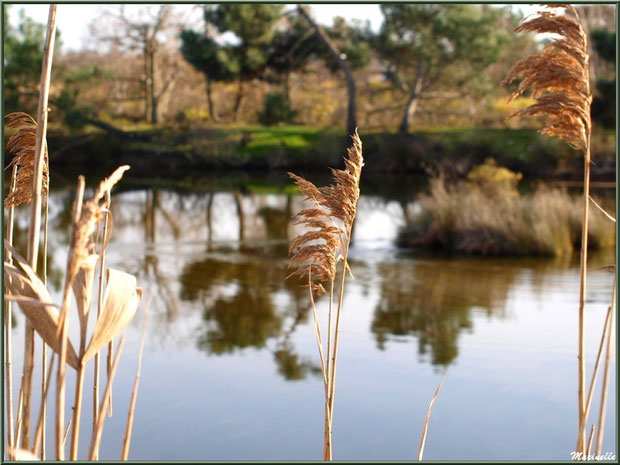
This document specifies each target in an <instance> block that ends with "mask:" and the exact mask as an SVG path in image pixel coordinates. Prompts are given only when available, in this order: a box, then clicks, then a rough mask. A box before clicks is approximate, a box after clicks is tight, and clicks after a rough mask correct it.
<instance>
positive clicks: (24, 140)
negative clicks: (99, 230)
mask: <svg viewBox="0 0 620 465" xmlns="http://www.w3.org/2000/svg"><path fill="white" fill-rule="evenodd" d="M5 120H6V127H7V128H11V129H15V132H14V133H13V134H12V135H11V137H9V140H8V141H7V145H6V148H7V152H10V153H12V154H13V160H12V161H11V163H10V164H9V166H8V167H7V168H12V175H11V188H10V190H9V193H8V195H7V197H6V199H5V202H4V205H5V208H7V209H8V218H7V221H8V223H7V236H6V238H7V241H8V243H9V245H12V243H13V221H14V211H15V207H18V206H19V205H22V204H26V203H29V202H31V200H32V196H33V189H32V186H33V180H34V165H35V158H36V144H37V140H38V137H40V135H39V134H38V126H37V123H36V121H35V120H34V119H33V118H32V117H31V116H30V115H28V114H26V113H21V112H15V113H10V114H8V115H6V117H5ZM44 145H45V144H44ZM47 158H48V157H47V147H45V146H44V151H43V160H44V164H43V173H42V179H41V195H42V197H43V200H44V201H45V205H47V191H48V188H49V186H48V184H49V181H48V178H49V175H48V171H49V168H48V162H47ZM44 234H47V222H46V224H45V230H44ZM45 237H47V236H45ZM6 258H7V261H8V262H9V263H12V257H11V253H10V252H9V253H8V254H7V257H6ZM45 279H46V270H45V269H44V270H43V280H45ZM7 311H8V314H7V318H6V324H7V327H6V354H7V355H6V357H7V359H6V360H7V368H9V369H7V379H6V383H7V421H8V422H9V423H10V424H9V426H8V433H9V445H11V446H14V447H17V446H19V444H16V441H14V438H13V435H14V432H13V424H12V418H13V404H12V367H11V366H10V365H11V358H12V339H11V330H10V328H11V320H12V314H11V304H10V302H7ZM25 335H26V345H25V347H26V348H27V349H28V350H29V349H33V350H34V347H33V346H32V344H33V343H34V335H30V334H29V328H28V324H26V334H25ZM31 336H32V337H31ZM31 343H32V344H31ZM43 346H44V347H45V344H44V345H43ZM27 353H28V354H29V352H27ZM30 355H31V356H34V353H32V354H30ZM33 369H34V359H31V358H30V356H27V357H25V359H24V376H22V388H21V389H20V392H21V397H20V398H21V406H20V407H19V411H18V417H19V418H20V419H24V421H20V429H21V428H22V426H23V425H26V426H25V427H24V428H26V429H28V430H29V417H28V421H25V419H26V414H27V413H29V412H30V403H29V401H28V402H25V399H29V398H30V394H29V393H30V392H31V384H32V379H31V376H32V370H33ZM22 409H24V410H25V412H24V415H20V412H21V410H22ZM9 418H11V421H9ZM19 437H20V438H26V439H28V441H29V431H26V430H24V431H21V432H20V434H19ZM26 439H22V441H23V442H25V441H26Z"/></svg>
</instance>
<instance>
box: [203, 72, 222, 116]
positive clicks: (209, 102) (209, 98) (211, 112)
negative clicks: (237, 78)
mask: <svg viewBox="0 0 620 465" xmlns="http://www.w3.org/2000/svg"><path fill="white" fill-rule="evenodd" d="M206 81H207V105H208V106H209V116H210V117H211V121H213V122H214V123H219V122H220V118H219V116H218V115H217V109H216V108H215V102H213V94H212V88H211V79H210V78H209V77H207V79H206Z"/></svg>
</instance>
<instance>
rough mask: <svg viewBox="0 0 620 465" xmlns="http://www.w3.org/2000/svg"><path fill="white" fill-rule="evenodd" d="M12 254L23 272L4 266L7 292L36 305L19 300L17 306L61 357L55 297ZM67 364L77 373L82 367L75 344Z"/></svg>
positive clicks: (69, 348)
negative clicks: (80, 366) (79, 367)
mask: <svg viewBox="0 0 620 465" xmlns="http://www.w3.org/2000/svg"><path fill="white" fill-rule="evenodd" d="M7 247H8V245H7ZM12 253H13V256H14V259H15V261H16V263H17V264H19V266H20V268H21V270H20V269H18V268H17V267H16V266H14V265H11V264H9V263H5V264H4V271H5V285H6V288H7V290H8V291H9V292H10V293H11V294H14V295H16V296H20V297H25V298H27V299H32V301H33V302H31V301H29V300H26V299H19V300H17V303H18V305H19V307H20V308H21V309H22V312H24V315H25V316H26V318H27V319H28V321H29V322H30V324H31V325H32V326H33V328H34V329H35V331H36V332H37V333H38V334H39V335H40V336H41V338H42V339H43V340H44V341H45V343H46V344H47V345H49V346H50V347H51V348H52V350H54V351H55V352H56V353H59V351H60V344H59V340H58V338H57V331H58V326H59V314H58V311H57V310H56V306H55V305H54V303H53V302H52V297H51V296H50V294H49V292H48V291H47V288H46V287H45V286H44V285H43V283H42V282H41V280H40V279H39V278H38V277H37V275H36V274H35V272H34V271H33V270H32V268H30V266H28V264H27V263H25V261H24V259H23V258H22V257H20V256H19V255H18V254H16V253H15V251H14V250H12ZM67 363H68V364H69V365H70V366H71V367H73V368H75V369H77V367H78V365H79V362H78V357H77V354H76V353H75V349H74V348H73V346H72V345H71V343H69V346H68V349H67Z"/></svg>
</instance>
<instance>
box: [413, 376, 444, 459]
mask: <svg viewBox="0 0 620 465" xmlns="http://www.w3.org/2000/svg"><path fill="white" fill-rule="evenodd" d="M448 371H450V367H448V369H447V370H446V372H445V373H444V375H443V377H442V378H441V381H440V382H439V386H437V389H436V390H435V394H434V395H433V398H432V399H431V402H430V404H429V405H428V412H426V418H425V420H424V428H423V429H422V436H421V437H420V448H419V450H418V461H419V462H421V461H422V456H423V455H424V445H425V444H426V434H427V433H428V423H429V421H430V419H431V412H432V411H433V405H435V401H436V400H437V396H438V395H439V391H440V389H441V386H442V385H443V382H444V380H445V379H446V376H448Z"/></svg>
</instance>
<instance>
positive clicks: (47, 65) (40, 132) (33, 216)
mask: <svg viewBox="0 0 620 465" xmlns="http://www.w3.org/2000/svg"><path fill="white" fill-rule="evenodd" d="M55 38H56V5H54V4H52V5H50V8H49V15H48V19H47V32H46V37H45V47H44V49H43V63H42V66H41V85H40V91H39V106H38V110H37V123H38V124H37V131H36V145H35V152H34V163H33V176H32V201H31V202H30V221H29V224H28V263H29V265H30V266H31V267H32V269H33V270H36V269H37V258H38V252H39V250H38V248H39V230H40V227H41V203H42V190H43V182H44V169H45V146H46V142H45V136H46V133H47V109H48V108H47V104H48V98H49V88H50V77H51V73H52V59H53V56H54V41H55ZM25 326H26V328H25V331H26V337H25V351H24V375H25V377H24V422H23V429H24V435H23V438H22V448H24V449H28V448H29V444H30V398H31V396H30V394H31V391H32V374H33V370H34V329H33V328H32V327H31V326H30V324H29V323H26V325H25ZM24 446H25V447H24Z"/></svg>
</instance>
